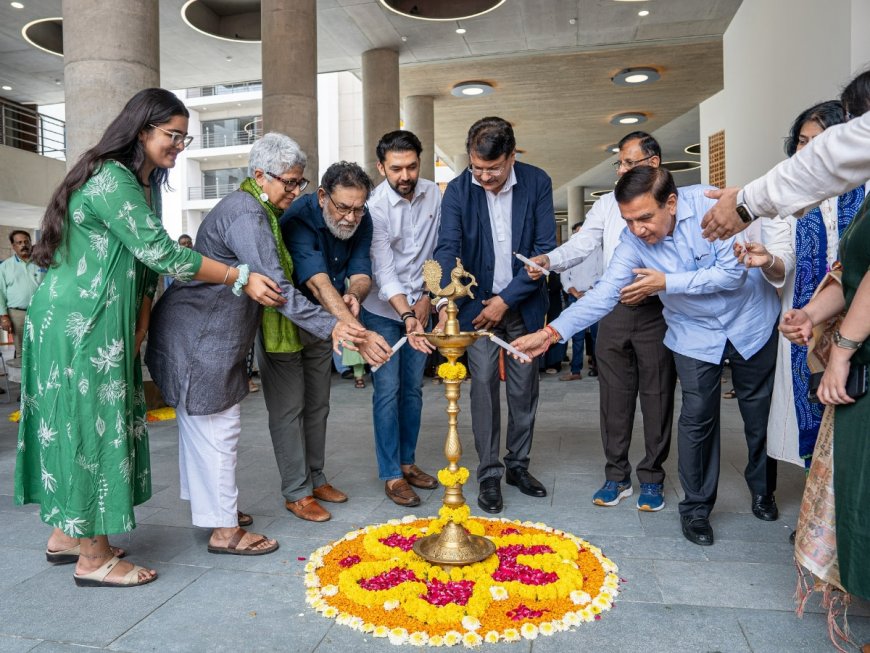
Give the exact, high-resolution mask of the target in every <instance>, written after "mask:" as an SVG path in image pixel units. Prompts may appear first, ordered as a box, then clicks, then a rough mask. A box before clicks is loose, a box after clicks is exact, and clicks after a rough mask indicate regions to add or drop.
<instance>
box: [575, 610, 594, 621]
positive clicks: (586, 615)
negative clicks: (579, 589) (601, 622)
mask: <svg viewBox="0 0 870 653" xmlns="http://www.w3.org/2000/svg"><path fill="white" fill-rule="evenodd" d="M578 614H579V615H580V618H581V619H582V620H583V621H586V622H590V621H593V620H594V619H595V613H594V612H592V610H591V609H590V608H589V607H585V608H583V609H582V610H580V612H578Z"/></svg>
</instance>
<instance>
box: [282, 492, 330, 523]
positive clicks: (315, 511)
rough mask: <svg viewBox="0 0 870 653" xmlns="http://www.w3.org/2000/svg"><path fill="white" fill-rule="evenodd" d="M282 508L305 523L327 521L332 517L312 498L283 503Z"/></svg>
mask: <svg viewBox="0 0 870 653" xmlns="http://www.w3.org/2000/svg"><path fill="white" fill-rule="evenodd" d="M284 507H285V508H287V510H289V511H290V512H292V513H293V514H294V515H296V516H297V517H299V519H304V520H305V521H315V522H321V521H329V519H330V518H331V517H332V515H330V514H329V511H328V510H326V508H324V507H323V506H321V505H320V504H319V503H317V501H316V500H315V499H314V497H312V496H307V497H303V498H301V499H299V501H285V502H284Z"/></svg>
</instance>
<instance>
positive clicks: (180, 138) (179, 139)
mask: <svg viewBox="0 0 870 653" xmlns="http://www.w3.org/2000/svg"><path fill="white" fill-rule="evenodd" d="M151 127H153V128H154V129H159V130H160V131H162V132H163V133H164V134H166V135H167V136H169V137H170V138H171V139H172V145H173V146H174V147H178V146H179V145H181V146H183V147H189V146H190V144H191V143H193V136H188V135H187V134H182V133H181V132H176V131H170V130H168V129H163V127H158V126H157V125H151Z"/></svg>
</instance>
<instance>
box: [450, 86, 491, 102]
mask: <svg viewBox="0 0 870 653" xmlns="http://www.w3.org/2000/svg"><path fill="white" fill-rule="evenodd" d="M493 90H494V89H493V88H492V85H491V84H489V83H488V82H459V83H458V84H456V85H455V86H454V87H453V89H452V90H451V91H450V92H451V93H452V94H453V95H455V96H456V97H465V98H468V97H483V96H484V95H489V94H490V93H492V92H493Z"/></svg>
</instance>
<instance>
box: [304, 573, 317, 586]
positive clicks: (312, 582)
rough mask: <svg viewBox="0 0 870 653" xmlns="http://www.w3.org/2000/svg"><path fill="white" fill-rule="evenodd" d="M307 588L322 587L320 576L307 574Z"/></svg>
mask: <svg viewBox="0 0 870 653" xmlns="http://www.w3.org/2000/svg"><path fill="white" fill-rule="evenodd" d="M305 587H320V576H318V575H317V574H305Z"/></svg>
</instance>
